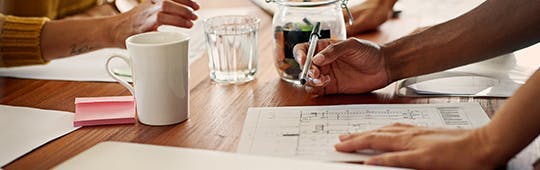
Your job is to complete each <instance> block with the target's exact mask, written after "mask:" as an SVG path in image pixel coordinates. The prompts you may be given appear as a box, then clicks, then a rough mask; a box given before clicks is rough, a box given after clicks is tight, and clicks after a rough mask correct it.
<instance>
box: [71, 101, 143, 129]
mask: <svg viewBox="0 0 540 170" xmlns="http://www.w3.org/2000/svg"><path fill="white" fill-rule="evenodd" d="M135 121H136V120H135V100H134V98H133V96H117V97H81V98H75V120H74V121H73V126H75V127H77V126H96V125H112V124H132V123H135Z"/></svg>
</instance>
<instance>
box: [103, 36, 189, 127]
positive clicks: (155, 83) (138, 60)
mask: <svg viewBox="0 0 540 170" xmlns="http://www.w3.org/2000/svg"><path fill="white" fill-rule="evenodd" d="M188 43H189V37H188V35H186V34H182V33H178V32H148V33H142V34H137V35H133V36H131V37H129V38H128V39H126V46H127V51H128V55H129V56H130V57H127V56H123V55H114V56H111V57H110V58H109V59H108V60H107V64H106V68H107V71H108V73H109V75H110V76H111V77H112V78H114V79H115V80H116V81H118V82H119V83H120V84H122V85H123V86H124V87H126V88H127V89H129V91H130V92H131V93H132V94H133V95H134V96H135V100H136V104H137V115H138V119H139V121H140V122H141V123H143V124H147V125H156V126H160V125H170V124H175V123H179V122H182V121H184V120H186V119H187V118H188V113H189V102H188V100H189V91H188V90H189V84H188V70H189V68H188V67H189V63H188ZM114 58H120V59H122V60H124V61H125V62H126V63H128V64H129V65H130V67H131V72H132V79H133V86H134V87H132V86H131V85H130V84H129V83H128V82H126V81H125V80H122V79H120V78H119V77H118V76H117V75H115V74H114V73H113V70H112V68H110V65H109V63H110V62H111V60H112V59H114Z"/></svg>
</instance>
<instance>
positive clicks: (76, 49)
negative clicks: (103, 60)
mask: <svg viewBox="0 0 540 170" xmlns="http://www.w3.org/2000/svg"><path fill="white" fill-rule="evenodd" d="M92 50H94V47H92V46H89V45H86V44H82V45H79V46H77V44H71V52H70V54H71V55H77V54H82V53H86V52H89V51H92Z"/></svg>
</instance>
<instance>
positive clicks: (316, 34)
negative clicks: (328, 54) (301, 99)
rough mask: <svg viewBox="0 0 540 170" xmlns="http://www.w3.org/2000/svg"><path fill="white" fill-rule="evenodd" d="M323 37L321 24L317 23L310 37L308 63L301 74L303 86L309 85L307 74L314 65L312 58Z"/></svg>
mask: <svg viewBox="0 0 540 170" xmlns="http://www.w3.org/2000/svg"><path fill="white" fill-rule="evenodd" d="M320 37H321V22H317V23H316V24H315V27H313V30H312V31H311V35H310V37H309V48H308V52H307V56H306V62H305V63H304V68H303V69H302V73H300V83H301V84H302V85H305V84H306V83H307V81H308V80H307V74H308V71H309V68H311V64H312V61H311V60H312V58H313V55H315V50H316V49H317V42H318V41H319V38H320Z"/></svg>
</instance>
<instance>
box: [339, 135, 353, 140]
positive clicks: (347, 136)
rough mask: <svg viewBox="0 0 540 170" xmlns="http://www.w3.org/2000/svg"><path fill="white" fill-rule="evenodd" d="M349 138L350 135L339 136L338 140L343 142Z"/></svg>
mask: <svg viewBox="0 0 540 170" xmlns="http://www.w3.org/2000/svg"><path fill="white" fill-rule="evenodd" d="M349 137H351V135H339V140H341V141H343V140H346V139H349Z"/></svg>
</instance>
